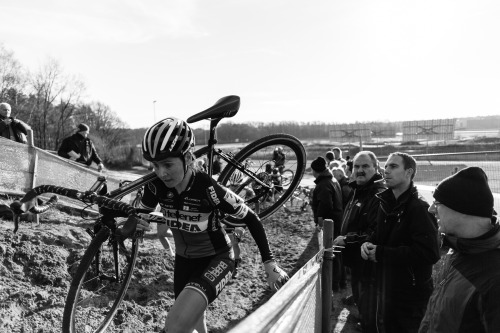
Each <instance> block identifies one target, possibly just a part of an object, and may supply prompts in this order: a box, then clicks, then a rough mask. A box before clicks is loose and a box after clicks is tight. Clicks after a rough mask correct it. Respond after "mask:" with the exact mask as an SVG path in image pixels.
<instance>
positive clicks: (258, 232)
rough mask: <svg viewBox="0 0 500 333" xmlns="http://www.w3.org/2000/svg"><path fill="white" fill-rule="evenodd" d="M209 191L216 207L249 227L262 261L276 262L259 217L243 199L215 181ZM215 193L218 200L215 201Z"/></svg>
mask: <svg viewBox="0 0 500 333" xmlns="http://www.w3.org/2000/svg"><path fill="white" fill-rule="evenodd" d="M208 190H209V198H211V200H212V204H213V205H214V206H216V207H217V208H218V209H219V210H220V211H222V212H224V213H226V214H229V215H231V216H234V217H235V218H237V219H239V220H241V222H243V223H244V224H245V225H246V226H247V227H248V230H249V231H250V234H251V235H252V237H253V239H254V240H255V243H257V247H258V248H259V252H260V255H261V257H262V261H263V262H266V261H268V260H274V255H273V253H272V252H271V249H270V248H269V242H268V239H267V235H266V231H265V230H264V227H263V226H262V223H261V222H260V219H259V217H258V216H257V214H255V213H254V211H252V210H251V209H250V208H248V206H247V205H245V203H244V201H243V199H241V198H240V197H239V196H237V195H236V194H234V193H233V192H232V191H230V190H229V189H227V188H225V187H223V186H221V185H219V184H217V183H216V182H215V181H214V182H213V183H212V186H211V187H210V188H209V189H208ZM214 193H215V197H216V199H217V200H215V199H214Z"/></svg>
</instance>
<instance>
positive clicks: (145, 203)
mask: <svg viewBox="0 0 500 333" xmlns="http://www.w3.org/2000/svg"><path fill="white" fill-rule="evenodd" d="M150 186H154V185H152V184H151V183H148V184H146V185H145V186H144V194H143V196H142V199H141V202H140V203H139V205H138V206H137V208H139V209H144V210H146V211H150V212H152V211H154V210H156V206H157V205H158V202H159V201H158V198H157V197H156V195H155V194H154V193H153V191H152V190H151V188H150Z"/></svg>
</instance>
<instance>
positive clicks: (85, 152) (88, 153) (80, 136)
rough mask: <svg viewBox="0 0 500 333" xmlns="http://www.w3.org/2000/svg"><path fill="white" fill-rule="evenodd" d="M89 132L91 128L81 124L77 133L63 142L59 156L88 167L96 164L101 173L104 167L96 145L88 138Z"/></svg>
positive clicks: (58, 152)
mask: <svg viewBox="0 0 500 333" xmlns="http://www.w3.org/2000/svg"><path fill="white" fill-rule="evenodd" d="M89 131H90V128H89V127H88V126H87V125H86V124H83V123H82V124H79V125H78V126H77V128H76V133H75V134H73V135H71V136H69V137H67V138H65V139H64V140H63V142H62V144H61V146H60V147H59V150H58V151H57V154H58V155H59V156H61V157H64V158H68V159H70V160H73V161H76V162H80V163H83V164H85V165H87V166H90V165H91V164H92V162H94V163H95V164H97V170H98V171H101V170H102V169H103V168H104V165H103V164H102V161H101V158H100V157H99V155H97V151H96V150H95V147H94V144H93V143H92V141H91V140H90V139H89V138H88V135H89Z"/></svg>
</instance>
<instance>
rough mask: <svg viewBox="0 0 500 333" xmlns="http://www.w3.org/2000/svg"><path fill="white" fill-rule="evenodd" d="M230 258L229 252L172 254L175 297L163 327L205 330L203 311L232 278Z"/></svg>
mask: <svg viewBox="0 0 500 333" xmlns="http://www.w3.org/2000/svg"><path fill="white" fill-rule="evenodd" d="M232 258H233V255H232V252H227V253H222V254H220V255H216V256H212V257H204V258H192V259H188V258H183V257H180V256H178V255H177V256H176V257H175V269H174V294H175V296H176V299H175V302H174V305H173V306H172V308H171V309H170V312H169V313H168V315H167V319H166V321H165V329H164V331H166V332H192V331H193V329H195V328H196V329H197V330H200V331H199V332H207V331H206V323H205V319H204V312H205V310H206V308H207V306H208V304H210V303H211V302H213V301H214V300H215V299H216V298H217V296H218V295H219V293H220V292H221V291H222V290H223V289H224V287H225V286H226V284H227V282H228V281H229V280H230V279H231V276H232V274H233V271H234V260H233V259H232ZM203 329H205V330H203Z"/></svg>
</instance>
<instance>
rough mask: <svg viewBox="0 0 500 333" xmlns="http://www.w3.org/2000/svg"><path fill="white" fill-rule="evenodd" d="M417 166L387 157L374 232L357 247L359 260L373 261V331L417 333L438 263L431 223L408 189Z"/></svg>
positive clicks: (419, 199)
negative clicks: (374, 317)
mask: <svg viewBox="0 0 500 333" xmlns="http://www.w3.org/2000/svg"><path fill="white" fill-rule="evenodd" d="M416 171H417V163H416V161H415V159H414V158H413V157H411V156H410V155H408V154H406V153H400V152H396V153H392V154H391V155H389V158H388V159H387V161H386V163H385V169H384V178H385V182H386V186H387V190H385V191H383V192H381V193H379V194H376V197H377V198H378V199H379V201H380V206H379V209H378V213H377V217H376V221H377V225H376V229H375V232H374V233H373V234H372V236H370V237H369V238H368V241H367V242H366V243H363V244H362V245H361V257H362V258H363V259H365V260H370V261H373V262H375V269H376V285H377V301H376V304H374V305H373V310H372V311H373V312H374V313H376V329H375V332H386V333H392V332H394V333H405V332H417V331H418V328H419V326H420V322H421V321H422V318H423V316H424V313H425V310H426V307H427V302H428V300H429V297H430V296H431V294H432V290H433V288H434V287H433V282H432V266H433V265H434V264H435V263H436V262H437V261H438V260H439V239H438V230H437V223H436V219H435V217H434V215H433V214H431V213H429V212H428V209H429V204H428V203H427V202H426V201H425V200H424V199H423V198H422V197H421V196H420V195H419V193H418V191H417V188H416V187H415V186H414V184H413V178H414V176H415V174H416Z"/></svg>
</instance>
